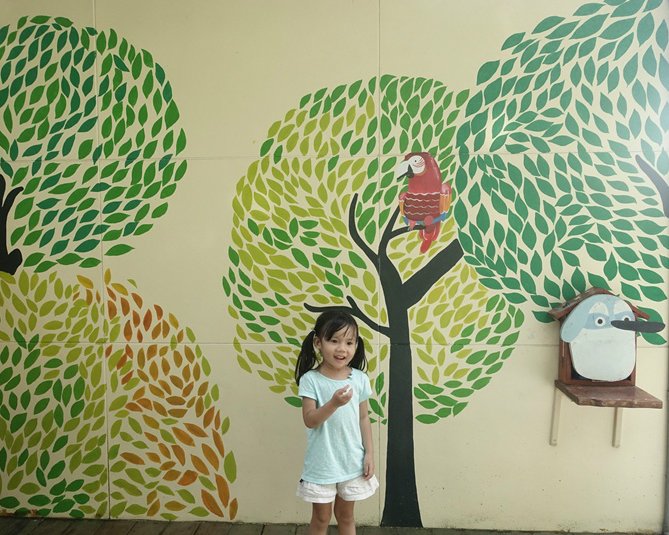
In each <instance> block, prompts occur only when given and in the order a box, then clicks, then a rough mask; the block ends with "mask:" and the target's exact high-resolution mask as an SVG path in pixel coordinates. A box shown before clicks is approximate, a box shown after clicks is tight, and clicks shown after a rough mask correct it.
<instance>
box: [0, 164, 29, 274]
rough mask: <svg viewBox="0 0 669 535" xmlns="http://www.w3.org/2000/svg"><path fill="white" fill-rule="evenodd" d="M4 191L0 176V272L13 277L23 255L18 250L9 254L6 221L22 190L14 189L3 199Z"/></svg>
mask: <svg viewBox="0 0 669 535" xmlns="http://www.w3.org/2000/svg"><path fill="white" fill-rule="evenodd" d="M6 190H7V182H6V180H5V177H4V176H3V175H0V271H4V272H5V273H10V274H11V275H13V274H14V273H16V270H17V269H18V268H19V266H20V265H21V263H22V262H23V255H22V254H21V251H19V250H18V249H14V250H13V251H12V252H11V253H10V252H9V248H8V236H7V232H8V227H7V221H8V220H9V213H10V211H11V209H12V206H14V201H15V200H16V197H17V196H18V194H19V193H21V192H22V191H23V188H22V187H18V188H14V189H13V190H11V191H10V192H9V193H8V194H7V196H6V197H5V191H6Z"/></svg>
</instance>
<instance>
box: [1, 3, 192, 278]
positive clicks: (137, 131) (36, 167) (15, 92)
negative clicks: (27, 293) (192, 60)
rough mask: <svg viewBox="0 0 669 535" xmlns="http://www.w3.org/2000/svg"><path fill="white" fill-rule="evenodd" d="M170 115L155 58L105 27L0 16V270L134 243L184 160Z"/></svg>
mask: <svg viewBox="0 0 669 535" xmlns="http://www.w3.org/2000/svg"><path fill="white" fill-rule="evenodd" d="M96 69H97V70H96ZM178 120H179V110H178V109H177V106H176V103H175V101H174V99H173V98H172V88H171V85H170V83H169V81H168V80H167V79H166V76H165V71H164V70H163V68H162V67H161V66H160V65H159V64H158V63H156V62H155V61H154V59H153V57H152V56H151V54H150V53H149V52H147V51H146V50H141V49H138V48H136V47H134V46H133V45H132V44H130V43H128V41H127V40H126V39H123V38H122V37H120V36H118V35H117V34H116V32H115V31H114V30H109V31H97V30H96V29H94V28H81V29H79V28H76V27H75V26H74V25H73V24H72V22H71V21H70V20H68V19H65V18H62V17H57V18H50V17H45V16H36V17H31V18H28V17H23V18H21V19H19V21H18V23H17V24H16V25H7V26H3V27H0V121H2V128H0V271H4V272H6V273H12V274H13V273H15V272H16V270H17V269H18V267H19V266H24V267H32V268H34V269H35V271H36V272H43V271H46V270H48V269H50V268H51V267H54V266H56V265H72V264H76V265H78V266H81V267H94V266H97V265H98V264H100V251H99V248H100V244H101V243H102V242H105V243H106V244H107V245H109V246H110V247H108V248H106V250H105V254H106V255H111V256H115V255H121V254H124V253H127V252H128V251H130V250H132V246H130V245H128V244H127V241H128V238H129V237H130V236H134V235H140V234H144V233H146V232H148V231H149V230H150V229H151V227H152V226H153V222H152V220H154V219H156V218H158V217H160V216H162V215H163V214H165V212H166V211H167V207H168V203H167V199H168V198H169V197H170V196H171V195H172V194H173V193H174V191H175V189H176V184H177V182H178V181H179V180H180V179H181V178H182V177H183V175H184V173H185V172H186V168H187V163H186V161H185V160H181V161H179V160H177V159H176V156H177V155H179V154H180V153H181V152H182V151H183V150H184V148H185V146H186V136H185V134H184V131H183V130H182V129H180V128H179V127H178ZM149 159H150V160H149ZM100 201H102V207H101V206H100ZM10 227H11V231H10Z"/></svg>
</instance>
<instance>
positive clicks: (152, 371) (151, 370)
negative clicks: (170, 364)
mask: <svg viewBox="0 0 669 535" xmlns="http://www.w3.org/2000/svg"><path fill="white" fill-rule="evenodd" d="M149 373H150V374H151V377H152V378H153V380H154V381H156V380H158V365H157V364H156V361H155V360H154V361H153V362H152V363H151V365H150V366H149Z"/></svg>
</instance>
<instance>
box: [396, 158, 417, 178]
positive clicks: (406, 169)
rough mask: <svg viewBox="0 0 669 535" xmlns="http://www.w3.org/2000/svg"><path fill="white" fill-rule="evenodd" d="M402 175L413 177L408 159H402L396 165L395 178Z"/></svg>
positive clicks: (402, 176)
mask: <svg viewBox="0 0 669 535" xmlns="http://www.w3.org/2000/svg"><path fill="white" fill-rule="evenodd" d="M404 177H407V178H413V169H411V165H409V162H408V160H405V161H403V162H402V163H401V164H399V165H398V166H397V169H395V180H399V179H400V178H404Z"/></svg>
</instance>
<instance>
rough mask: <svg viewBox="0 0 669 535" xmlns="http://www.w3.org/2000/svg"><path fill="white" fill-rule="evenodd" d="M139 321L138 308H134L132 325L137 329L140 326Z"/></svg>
mask: <svg viewBox="0 0 669 535" xmlns="http://www.w3.org/2000/svg"><path fill="white" fill-rule="evenodd" d="M139 323H140V320H139V314H138V313H137V311H136V310H133V311H132V326H133V327H134V328H135V329H136V328H137V327H139Z"/></svg>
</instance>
